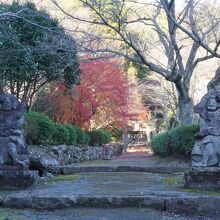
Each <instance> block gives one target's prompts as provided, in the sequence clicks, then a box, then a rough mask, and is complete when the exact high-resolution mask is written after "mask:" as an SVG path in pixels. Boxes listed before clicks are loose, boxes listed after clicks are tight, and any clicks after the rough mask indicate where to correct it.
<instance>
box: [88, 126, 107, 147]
mask: <svg viewBox="0 0 220 220" xmlns="http://www.w3.org/2000/svg"><path fill="white" fill-rule="evenodd" d="M88 135H89V137H90V141H89V145H91V146H96V145H99V146H101V145H103V144H107V143H109V142H110V141H111V133H110V132H109V131H105V130H103V129H99V130H94V131H90V132H88Z"/></svg>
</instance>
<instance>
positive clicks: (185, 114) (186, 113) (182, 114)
mask: <svg viewBox="0 0 220 220" xmlns="http://www.w3.org/2000/svg"><path fill="white" fill-rule="evenodd" d="M179 120H180V124H192V123H193V121H194V111H193V103H192V100H191V99H190V97H188V99H187V100H184V99H183V98H182V97H181V96H179Z"/></svg>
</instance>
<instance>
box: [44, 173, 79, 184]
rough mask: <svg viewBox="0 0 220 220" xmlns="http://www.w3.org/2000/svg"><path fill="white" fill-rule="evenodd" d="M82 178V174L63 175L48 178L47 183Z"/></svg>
mask: <svg viewBox="0 0 220 220" xmlns="http://www.w3.org/2000/svg"><path fill="white" fill-rule="evenodd" d="M79 178H80V175H62V176H57V177H53V178H48V179H46V182H47V183H57V182H63V181H76V180H78V179H79Z"/></svg>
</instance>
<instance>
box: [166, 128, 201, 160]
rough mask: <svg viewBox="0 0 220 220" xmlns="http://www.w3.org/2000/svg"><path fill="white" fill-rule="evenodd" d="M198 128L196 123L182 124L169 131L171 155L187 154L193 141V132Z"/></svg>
mask: <svg viewBox="0 0 220 220" xmlns="http://www.w3.org/2000/svg"><path fill="white" fill-rule="evenodd" d="M198 130H199V126H198V125H195V124H194V125H182V126H179V127H176V128H174V129H173V130H172V132H170V138H171V141H172V143H171V146H172V153H173V155H183V156H189V155H190V154H191V151H192V147H193V145H194V143H195V140H196V138H195V136H194V134H195V133H196V132H197V131H198Z"/></svg>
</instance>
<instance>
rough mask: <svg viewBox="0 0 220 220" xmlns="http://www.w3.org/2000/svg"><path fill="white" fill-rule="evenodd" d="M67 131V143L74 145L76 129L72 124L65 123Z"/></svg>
mask: <svg viewBox="0 0 220 220" xmlns="http://www.w3.org/2000/svg"><path fill="white" fill-rule="evenodd" d="M64 126H65V127H66V128H67V129H68V131H69V140H68V142H67V145H75V144H76V138H77V137H76V129H75V127H74V126H73V125H69V124H66V125H64Z"/></svg>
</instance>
